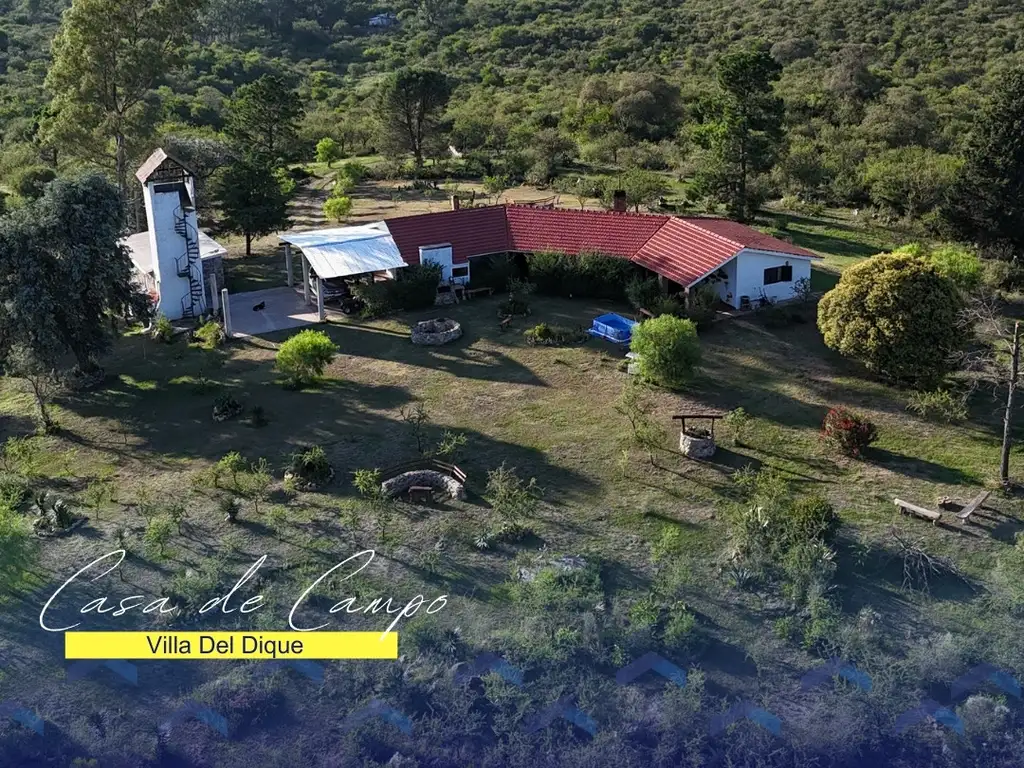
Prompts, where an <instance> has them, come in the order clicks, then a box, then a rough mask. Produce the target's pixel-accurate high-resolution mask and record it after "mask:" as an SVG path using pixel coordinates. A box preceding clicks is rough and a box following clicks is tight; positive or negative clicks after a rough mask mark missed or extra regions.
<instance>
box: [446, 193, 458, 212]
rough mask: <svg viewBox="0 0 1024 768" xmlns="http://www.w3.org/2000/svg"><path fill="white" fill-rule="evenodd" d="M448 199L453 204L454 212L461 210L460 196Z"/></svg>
mask: <svg viewBox="0 0 1024 768" xmlns="http://www.w3.org/2000/svg"><path fill="white" fill-rule="evenodd" d="M448 199H449V200H451V203H452V210H453V211H457V210H459V196H458V195H452V196H451V197H450V198H448Z"/></svg>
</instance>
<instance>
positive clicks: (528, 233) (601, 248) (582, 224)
mask: <svg viewBox="0 0 1024 768" xmlns="http://www.w3.org/2000/svg"><path fill="white" fill-rule="evenodd" d="M506 216H507V218H508V231H509V242H510V244H511V245H512V250H514V251H526V252H537V251H560V252H561V253H567V254H569V255H570V256H575V255H576V254H578V253H584V252H588V251H589V252H593V253H604V254H607V255H609V256H621V257H622V258H624V259H629V258H632V256H633V254H635V253H636V252H637V251H639V250H640V249H641V248H642V247H643V245H644V243H646V242H647V241H648V240H650V239H651V237H653V236H654V235H655V234H656V233H657V231H658V230H659V229H661V228H662V227H663V226H664V225H665V217H664V216H651V215H648V214H634V213H613V212H611V211H570V210H566V209H563V208H554V209H547V208H531V207H529V206H525V205H510V206H508V208H507V212H506Z"/></svg>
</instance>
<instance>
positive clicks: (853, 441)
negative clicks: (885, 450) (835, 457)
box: [821, 408, 878, 459]
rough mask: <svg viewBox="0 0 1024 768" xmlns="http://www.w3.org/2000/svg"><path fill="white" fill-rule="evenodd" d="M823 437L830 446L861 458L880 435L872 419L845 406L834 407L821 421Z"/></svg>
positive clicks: (845, 454)
mask: <svg viewBox="0 0 1024 768" xmlns="http://www.w3.org/2000/svg"><path fill="white" fill-rule="evenodd" d="M821 437H822V439H823V440H824V441H825V444H826V445H827V446H829V448H831V449H833V450H835V451H838V452H839V453H841V454H843V455H844V456H851V457H853V458H855V459H859V458H860V457H861V455H862V454H863V453H864V450H865V449H866V448H867V447H868V446H869V445H871V443H873V442H874V441H875V438H876V437H878V432H877V430H875V425H874V424H872V423H871V422H870V421H865V420H864V419H862V418H860V417H859V416H857V415H856V414H855V413H851V412H850V411H848V410H846V409H845V408H833V409H832V410H830V411H829V412H828V414H827V415H826V416H825V420H824V421H823V422H822V423H821Z"/></svg>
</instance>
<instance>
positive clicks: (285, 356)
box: [277, 330, 338, 386]
mask: <svg viewBox="0 0 1024 768" xmlns="http://www.w3.org/2000/svg"><path fill="white" fill-rule="evenodd" d="M337 351H338V348H337V347H336V346H334V342H333V341H331V338H330V336H328V335H327V334H326V333H324V332H323V331H314V330H305V331H300V332H299V333H297V334H295V335H294V336H292V337H291V338H290V339H287V340H286V341H284V342H283V343H282V344H281V346H280V348H279V349H278V350H277V370H279V371H280V372H281V373H283V374H284V375H285V376H286V377H287V378H288V383H289V384H291V385H292V386H300V385H302V384H310V383H312V382H314V381H316V379H318V378H319V377H320V376H322V375H323V373H324V369H325V368H326V367H327V366H328V365H330V363H331V361H332V360H333V359H334V355H335V353H336V352H337Z"/></svg>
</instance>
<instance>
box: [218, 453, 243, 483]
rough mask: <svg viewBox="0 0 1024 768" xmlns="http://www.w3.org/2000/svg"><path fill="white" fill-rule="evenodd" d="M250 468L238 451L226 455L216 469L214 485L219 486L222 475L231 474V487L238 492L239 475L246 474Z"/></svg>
mask: <svg viewBox="0 0 1024 768" xmlns="http://www.w3.org/2000/svg"><path fill="white" fill-rule="evenodd" d="M248 467H249V465H248V464H247V463H246V461H245V458H244V457H243V456H242V454H240V453H239V452H238V451H231V452H230V453H226V454H224V456H222V457H221V458H220V460H219V461H218V462H217V466H216V467H215V468H214V485H219V483H220V477H221V475H224V474H229V475H231V487H232V488H234V489H235V490H238V487H239V486H238V473H239V472H245V470H246V469H248Z"/></svg>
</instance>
